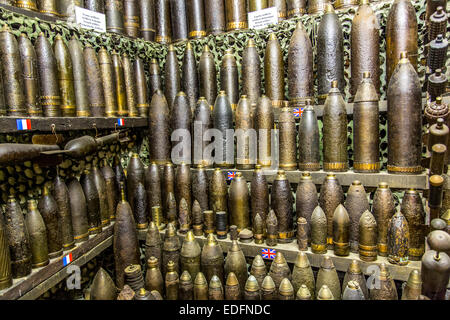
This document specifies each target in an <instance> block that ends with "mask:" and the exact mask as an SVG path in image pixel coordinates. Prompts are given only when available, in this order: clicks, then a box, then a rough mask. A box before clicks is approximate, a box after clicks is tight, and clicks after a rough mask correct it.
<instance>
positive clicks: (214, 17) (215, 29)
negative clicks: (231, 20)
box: [205, 0, 225, 34]
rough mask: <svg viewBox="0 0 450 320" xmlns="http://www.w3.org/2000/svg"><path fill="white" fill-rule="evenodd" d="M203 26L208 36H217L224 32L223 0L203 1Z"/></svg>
mask: <svg viewBox="0 0 450 320" xmlns="http://www.w3.org/2000/svg"><path fill="white" fill-rule="evenodd" d="M205 18H206V21H205V25H206V31H207V32H208V34H219V33H222V32H224V31H225V3H224V0H209V1H205Z"/></svg>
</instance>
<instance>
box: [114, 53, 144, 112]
mask: <svg viewBox="0 0 450 320" xmlns="http://www.w3.org/2000/svg"><path fill="white" fill-rule="evenodd" d="M122 64H123V76H124V78H123V79H124V84H125V93H126V97H127V99H126V106H127V109H128V116H129V117H137V116H138V115H139V114H138V109H137V81H136V75H135V73H134V68H133V63H132V62H131V60H130V57H128V55H127V54H124V55H123V56H122ZM119 116H120V114H119Z"/></svg>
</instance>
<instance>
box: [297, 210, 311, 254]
mask: <svg viewBox="0 0 450 320" xmlns="http://www.w3.org/2000/svg"><path fill="white" fill-rule="evenodd" d="M309 229H310V228H309V225H308V222H307V221H306V219H305V218H303V217H300V218H298V220H297V245H298V250H300V251H306V250H308V230H309Z"/></svg>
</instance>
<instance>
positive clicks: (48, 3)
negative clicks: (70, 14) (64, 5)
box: [7, 0, 90, 17]
mask: <svg viewBox="0 0 450 320" xmlns="http://www.w3.org/2000/svg"><path fill="white" fill-rule="evenodd" d="M8 1H9V0H8ZM8 1H7V2H8ZM9 2H11V1H9ZM12 2H14V1H12ZM38 8H39V12H40V13H43V14H45V15H47V16H51V17H57V16H58V15H59V13H58V9H57V6H56V0H38ZM89 10H90V9H89Z"/></svg>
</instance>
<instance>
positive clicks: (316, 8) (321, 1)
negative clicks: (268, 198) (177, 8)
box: [308, 0, 327, 289]
mask: <svg viewBox="0 0 450 320" xmlns="http://www.w3.org/2000/svg"><path fill="white" fill-rule="evenodd" d="M326 4H327V1H326V0H311V1H309V2H308V14H318V13H323V12H324V11H325V6H326ZM319 289H320V288H319Z"/></svg>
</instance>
